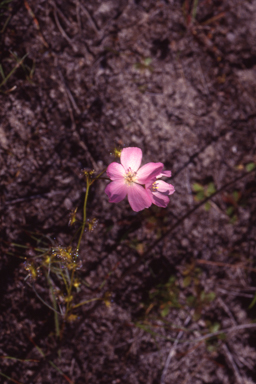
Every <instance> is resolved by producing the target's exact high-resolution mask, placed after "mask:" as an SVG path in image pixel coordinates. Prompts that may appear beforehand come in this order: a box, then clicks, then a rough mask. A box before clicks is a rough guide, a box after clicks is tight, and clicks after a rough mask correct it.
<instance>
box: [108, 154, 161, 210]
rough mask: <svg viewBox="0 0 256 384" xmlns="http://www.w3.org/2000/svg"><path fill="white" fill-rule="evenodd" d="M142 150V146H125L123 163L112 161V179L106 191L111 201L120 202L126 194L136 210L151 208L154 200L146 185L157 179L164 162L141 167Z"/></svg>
mask: <svg viewBox="0 0 256 384" xmlns="http://www.w3.org/2000/svg"><path fill="white" fill-rule="evenodd" d="M141 159H142V151H141V149H140V148H136V147H130V148H124V149H123V150H122V152H121V157H120V161H121V164H118V163H111V164H110V165H109V166H108V168H107V175H108V177H109V178H110V179H111V180H112V182H111V183H110V184H108V185H107V187H106V189H105V192H106V194H107V195H108V197H109V202H110V203H119V202H120V201H122V200H123V199H124V198H125V197H126V196H127V197H128V201H129V203H130V206H131V207H132V209H133V210H134V211H135V212H138V211H141V210H142V209H144V208H149V207H150V206H151V204H152V202H153V199H152V193H151V191H150V190H149V189H148V188H144V185H146V184H150V183H151V181H152V180H156V177H157V175H160V174H161V172H162V169H163V164H162V163H148V164H145V165H143V166H142V167H141V168H140V164H141Z"/></svg>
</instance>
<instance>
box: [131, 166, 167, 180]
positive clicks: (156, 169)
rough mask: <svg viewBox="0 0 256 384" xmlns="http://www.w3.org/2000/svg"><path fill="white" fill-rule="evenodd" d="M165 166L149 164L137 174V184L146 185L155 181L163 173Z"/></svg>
mask: <svg viewBox="0 0 256 384" xmlns="http://www.w3.org/2000/svg"><path fill="white" fill-rule="evenodd" d="M163 167H164V165H163V164H162V163H147V164H145V165H143V167H141V168H140V169H139V170H138V172H137V178H136V180H137V182H138V183H140V184H146V183H148V182H149V180H151V179H155V178H156V177H157V175H159V173H161V171H162V169H163Z"/></svg>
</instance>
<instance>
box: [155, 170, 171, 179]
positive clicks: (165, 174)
mask: <svg viewBox="0 0 256 384" xmlns="http://www.w3.org/2000/svg"><path fill="white" fill-rule="evenodd" d="M171 175H172V172H171V171H163V172H162V173H160V175H158V176H157V177H156V178H157V179H160V177H171Z"/></svg>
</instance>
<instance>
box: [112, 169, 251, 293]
mask: <svg viewBox="0 0 256 384" xmlns="http://www.w3.org/2000/svg"><path fill="white" fill-rule="evenodd" d="M255 171H256V169H254V170H252V171H250V172H247V173H245V174H243V175H241V176H239V177H237V178H235V179H234V180H232V181H230V182H228V183H227V184H225V185H223V187H221V188H220V189H218V190H217V191H216V192H214V193H213V194H212V195H211V196H209V197H207V198H206V199H204V200H203V201H202V202H200V203H199V204H197V205H196V206H195V207H194V208H192V209H190V210H189V211H188V212H187V213H185V214H184V215H183V216H181V218H180V219H179V220H177V221H176V223H174V224H173V225H172V226H171V227H170V228H169V229H168V230H167V231H166V232H165V233H164V234H163V235H162V236H161V237H160V238H159V239H157V240H155V241H154V242H153V243H151V244H150V245H149V246H148V248H147V249H146V250H145V251H144V252H143V253H142V254H139V253H138V252H137V251H135V250H134V252H135V253H136V254H137V256H138V259H137V261H136V262H135V263H134V264H132V265H131V266H130V267H129V268H128V269H127V270H126V271H124V273H123V274H122V276H121V277H120V278H119V279H118V280H117V282H116V283H115V284H114V287H116V286H118V284H119V283H120V282H121V281H123V280H124V278H125V277H126V276H128V275H130V274H132V273H133V272H135V271H136V270H137V268H138V267H139V266H140V264H141V262H142V261H143V260H144V259H145V258H147V257H148V256H149V255H150V254H151V252H152V250H153V249H154V248H155V247H156V246H157V245H158V244H159V243H161V242H162V241H163V240H164V239H165V238H166V237H167V236H169V235H170V234H171V233H172V232H173V231H174V230H175V229H177V228H178V227H179V226H180V225H181V224H182V223H183V222H184V220H186V219H187V218H188V217H189V216H191V215H192V214H193V213H194V212H195V211H197V210H198V209H199V208H200V207H202V206H204V204H205V203H207V201H209V200H211V199H212V198H213V197H215V196H216V195H218V194H219V193H221V192H222V191H224V190H225V189H227V188H229V187H230V186H231V185H233V184H235V183H236V182H237V181H240V180H242V179H244V178H245V177H248V176H250V175H252V174H253V173H255Z"/></svg>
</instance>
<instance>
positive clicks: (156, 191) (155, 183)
mask: <svg viewBox="0 0 256 384" xmlns="http://www.w3.org/2000/svg"><path fill="white" fill-rule="evenodd" d="M171 174H172V173H171V171H163V172H161V173H160V174H159V175H157V176H156V179H157V180H151V181H149V182H148V183H147V184H146V189H147V190H148V192H149V194H150V195H151V198H152V202H153V204H155V205H157V206H158V207H161V208H166V207H167V205H168V203H169V197H168V196H170V195H172V194H173V193H174V192H175V189H174V186H173V185H171V184H168V183H166V182H165V181H163V180H158V179H159V178H160V177H164V176H165V177H170V176H171Z"/></svg>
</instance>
